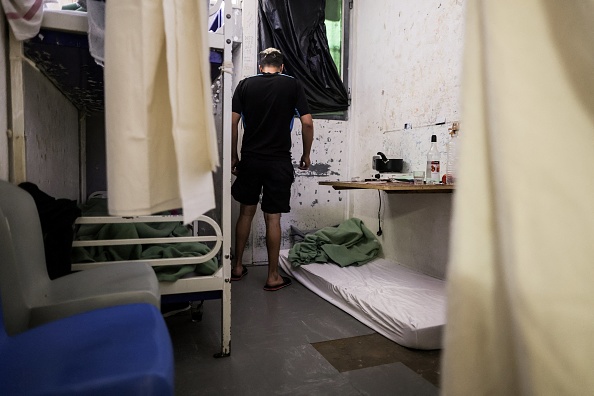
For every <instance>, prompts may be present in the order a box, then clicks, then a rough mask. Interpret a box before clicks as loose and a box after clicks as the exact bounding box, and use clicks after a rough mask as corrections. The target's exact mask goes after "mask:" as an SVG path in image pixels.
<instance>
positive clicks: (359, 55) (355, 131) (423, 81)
mask: <svg viewBox="0 0 594 396" xmlns="http://www.w3.org/2000/svg"><path fill="white" fill-rule="evenodd" d="M354 7H355V8H354V12H353V15H352V21H353V22H352V23H353V34H352V39H353V41H352V44H353V52H352V54H353V56H352V58H351V59H352V60H351V63H352V64H351V73H352V79H353V80H352V92H353V100H352V107H351V115H352V117H351V123H350V128H349V134H351V135H352V141H351V143H350V150H351V153H350V155H351V158H352V161H351V163H350V173H351V174H352V175H353V176H367V175H368V174H369V173H370V172H371V157H372V156H373V155H374V154H376V153H377V151H383V152H384V153H385V154H387V155H388V156H394V157H396V158H403V159H404V161H405V166H404V171H412V170H424V169H425V161H426V152H427V151H428V150H429V146H430V137H431V135H432V134H436V135H437V137H438V142H439V147H440V151H441V152H442V161H444V162H445V158H446V157H445V146H444V145H445V142H446V138H447V128H448V127H449V126H450V125H451V122H452V121H457V120H458V119H459V113H460V105H459V94H460V79H461V57H462V48H463V12H464V10H463V2H462V1H456V0H446V1H435V0H420V1H407V0H374V1H371V0H358V1H355V3H354ZM443 121H445V122H446V123H445V125H441V126H435V125H434V124H436V123H439V122H443ZM405 123H408V124H411V125H412V129H406V130H405V129H404V124H405ZM461 133H464V131H463V127H462V131H461ZM444 171H445V167H444V168H442V172H444ZM349 194H350V199H351V204H350V207H349V213H350V216H353V217H358V218H360V219H362V220H363V221H364V222H365V224H366V225H368V226H369V228H370V229H372V230H373V231H374V232H375V231H377V230H378V214H377V213H378V209H379V199H380V198H379V197H378V193H377V192H376V191H351V192H349ZM380 196H381V197H382V200H383V203H382V205H383V207H382V215H381V216H380V217H381V219H382V231H383V235H382V236H381V237H380V240H381V242H382V245H383V250H384V255H385V256H386V257H387V258H389V259H392V260H395V261H396V262H398V263H400V264H402V265H405V266H408V267H412V268H415V269H417V270H420V271H422V272H425V273H427V274H430V275H433V276H436V277H440V278H443V277H444V276H445V271H446V267H447V256H448V244H449V221H450V217H451V214H450V213H451V198H452V196H451V195H448V194H431V195H419V194H407V195H401V194H391V195H388V194H385V193H381V195H380Z"/></svg>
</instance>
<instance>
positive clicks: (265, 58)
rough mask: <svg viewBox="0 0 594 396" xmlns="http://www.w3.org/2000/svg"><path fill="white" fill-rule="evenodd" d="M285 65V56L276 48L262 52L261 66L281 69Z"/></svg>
mask: <svg viewBox="0 0 594 396" xmlns="http://www.w3.org/2000/svg"><path fill="white" fill-rule="evenodd" d="M282 64H283V54H281V52H280V51H279V50H277V49H276V48H266V49H265V50H264V51H262V52H260V66H262V67H264V66H273V67H281V66H282Z"/></svg>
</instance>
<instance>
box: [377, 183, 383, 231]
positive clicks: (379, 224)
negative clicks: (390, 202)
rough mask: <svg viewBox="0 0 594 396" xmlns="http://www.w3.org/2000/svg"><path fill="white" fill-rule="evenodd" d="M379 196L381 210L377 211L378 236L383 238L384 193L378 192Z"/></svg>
mask: <svg viewBox="0 0 594 396" xmlns="http://www.w3.org/2000/svg"><path fill="white" fill-rule="evenodd" d="M377 196H378V198H379V208H378V209H377V228H378V230H377V236H381V235H382V234H383V232H382V219H381V213H382V192H381V191H380V190H377Z"/></svg>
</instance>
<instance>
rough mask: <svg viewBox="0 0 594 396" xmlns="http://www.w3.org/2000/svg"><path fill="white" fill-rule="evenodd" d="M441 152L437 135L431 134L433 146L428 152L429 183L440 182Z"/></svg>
mask: <svg viewBox="0 0 594 396" xmlns="http://www.w3.org/2000/svg"><path fill="white" fill-rule="evenodd" d="M440 160H441V154H440V153H439V150H438V149H437V136H436V135H431V148H430V149H429V152H428V153H427V171H426V172H425V181H426V183H427V184H439V173H440V166H439V165H440Z"/></svg>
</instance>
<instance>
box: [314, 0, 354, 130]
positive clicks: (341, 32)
mask: <svg viewBox="0 0 594 396" xmlns="http://www.w3.org/2000/svg"><path fill="white" fill-rule="evenodd" d="M345 3H346V4H345ZM351 7H352V2H351V1H349V0H346V1H343V0H326V10H325V11H326V12H325V17H326V19H325V21H324V24H325V25H326V36H327V37H328V48H329V49H330V55H331V56H332V60H333V61H334V64H335V65H336V69H337V70H338V72H339V73H340V77H341V79H342V81H343V84H344V86H345V88H346V89H347V92H348V94H349V103H350V91H348V59H349V58H348V41H349V40H348V38H349V20H350V9H351ZM343 66H344V67H343ZM316 117H317V118H329V119H346V111H338V112H333V113H321V114H317V115H316Z"/></svg>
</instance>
